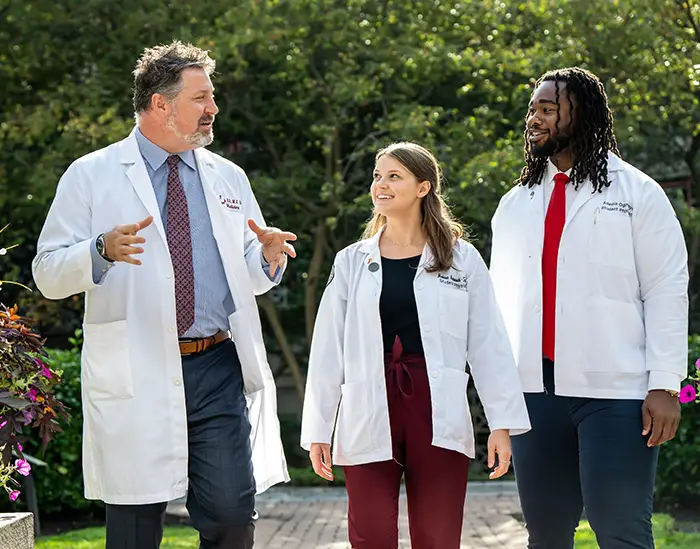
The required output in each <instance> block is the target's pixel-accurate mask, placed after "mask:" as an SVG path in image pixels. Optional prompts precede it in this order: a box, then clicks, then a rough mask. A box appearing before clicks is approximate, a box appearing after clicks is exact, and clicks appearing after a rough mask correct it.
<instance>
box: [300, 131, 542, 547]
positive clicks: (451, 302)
mask: <svg viewBox="0 0 700 549" xmlns="http://www.w3.org/2000/svg"><path fill="white" fill-rule="evenodd" d="M440 184H441V174H440V168H439V166H438V163H437V161H436V159H435V157H434V156H433V155H432V154H431V153H430V152H429V151H428V150H426V149H425V148H423V147H421V146H419V145H416V144H413V143H395V144H393V145H391V146H389V147H387V148H385V149H382V150H380V151H379V152H378V153H377V156H376V167H375V170H374V181H373V183H372V187H371V194H372V202H373V203H374V216H373V217H372V219H371V220H370V222H369V224H368V225H367V229H366V231H365V234H364V239H363V240H361V241H360V242H357V243H355V244H352V245H350V246H348V247H347V248H345V249H344V250H341V251H340V252H339V253H338V254H337V256H336V258H335V262H334V265H333V269H332V271H331V275H330V277H329V281H328V285H327V287H326V290H325V292H324V294H323V298H322V300H321V305H320V308H319V312H318V318H317V321H316V326H315V329H314V335H313V343H312V346H311V356H310V359H309V371H308V379H307V389H306V397H305V402H304V411H303V420H302V430H301V445H302V447H304V448H305V449H306V450H309V453H310V457H311V461H312V464H313V467H314V470H315V471H316V473H317V474H318V475H319V476H321V477H323V478H325V479H329V480H331V479H332V478H333V473H332V469H331V464H332V463H335V464H336V465H342V466H343V467H344V470H345V478H346V487H347V491H348V497H349V508H348V526H349V537H350V543H351V545H352V547H354V548H361V549H394V548H396V547H397V546H398V500H399V490H400V485H401V478H402V476H403V477H405V484H406V493H407V500H408V516H409V528H410V534H411V542H412V547H413V549H458V548H459V546H460V537H461V530H462V518H463V510H464V499H465V494H466V489H467V476H468V469H469V459H470V458H474V453H475V452H474V434H473V427H472V423H471V417H470V414H469V404H468V401H467V382H468V380H469V375H468V374H467V373H466V371H465V369H466V365H467V362H469V364H470V366H471V372H472V374H473V376H474V381H475V383H476V387H477V389H478V392H479V396H480V398H481V401H482V402H483V404H484V408H485V410H486V416H487V418H488V422H489V427H490V429H491V435H490V437H489V443H488V452H489V458H488V460H489V467H491V468H493V467H494V466H496V456H497V457H498V465H497V466H496V468H495V470H494V471H493V472H492V473H491V475H490V476H491V478H497V477H500V476H502V475H504V474H505V473H506V472H507V471H508V468H509V465H510V455H511V453H510V438H509V437H510V436H511V435H517V434H521V433H524V432H526V431H528V430H529V428H530V423H529V418H528V415H527V410H526V408H525V401H524V398H523V394H522V391H521V388H520V382H519V380H518V374H517V371H516V368H515V362H514V359H513V354H512V351H511V347H510V344H509V342H508V338H507V336H506V332H505V327H504V324H503V320H502V318H501V314H500V311H499V309H498V307H497V305H496V301H495V298H494V292H493V288H492V285H491V279H490V278H489V274H488V270H487V268H486V265H485V264H484V261H483V260H482V258H481V256H480V255H479V253H478V252H477V251H476V249H475V248H474V247H473V246H472V245H471V244H469V243H467V242H465V241H464V240H462V238H461V237H462V235H463V230H462V228H461V227H460V225H459V224H458V223H457V222H456V221H455V220H454V219H453V217H452V215H451V213H450V211H449V209H448V207H447V205H446V204H445V202H444V200H443V198H442V195H441V190H440ZM334 431H335V440H334V447H333V459H331V446H330V443H331V437H332V435H333V432H334Z"/></svg>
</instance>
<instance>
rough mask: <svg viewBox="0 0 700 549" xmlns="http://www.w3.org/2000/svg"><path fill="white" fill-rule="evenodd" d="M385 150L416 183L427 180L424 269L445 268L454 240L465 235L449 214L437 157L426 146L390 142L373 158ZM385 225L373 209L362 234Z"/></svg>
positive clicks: (450, 260) (423, 204)
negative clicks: (429, 257)
mask: <svg viewBox="0 0 700 549" xmlns="http://www.w3.org/2000/svg"><path fill="white" fill-rule="evenodd" d="M386 154H388V155H390V156H392V157H393V158H394V159H396V160H397V161H398V162H400V163H401V165H402V166H403V167H404V168H406V169H407V170H408V171H409V172H411V173H412V174H413V176H414V177H415V178H416V179H417V180H418V182H419V183H420V182H423V181H428V182H429V183H430V191H428V194H426V195H425V196H424V197H423V198H422V199H421V205H420V211H421V218H422V225H423V232H424V233H425V235H426V237H427V240H428V244H429V245H430V248H431V249H432V251H433V255H434V259H433V262H432V263H431V264H430V265H428V267H426V271H427V272H429V273H434V272H441V271H446V270H448V269H449V268H450V267H452V265H453V256H452V253H453V251H454V246H455V242H456V241H457V239H458V238H462V237H463V236H464V235H465V230H464V227H463V226H462V225H461V223H459V222H458V221H457V220H456V219H455V217H454V216H453V215H452V212H451V211H450V208H449V206H448V205H447V203H446V202H445V199H444V197H443V195H442V171H441V170H440V165H439V164H438V161H437V159H436V158H435V156H434V155H433V153H431V152H430V151H429V150H428V149H426V148H425V147H421V146H420V145H417V144H416V143H408V142H399V143H393V144H392V145H389V146H388V147H385V148H383V149H380V150H379V151H378V152H377V156H376V157H375V162H376V161H378V160H379V159H380V158H381V157H382V156H384V155H386ZM384 225H386V217H385V216H383V215H381V214H379V213H377V212H374V214H373V215H372V218H371V219H370V220H369V221H368V222H367V226H366V227H365V231H364V233H363V235H362V238H372V237H373V236H374V235H376V234H377V232H378V231H379V229H381V228H382V227H383V226H384Z"/></svg>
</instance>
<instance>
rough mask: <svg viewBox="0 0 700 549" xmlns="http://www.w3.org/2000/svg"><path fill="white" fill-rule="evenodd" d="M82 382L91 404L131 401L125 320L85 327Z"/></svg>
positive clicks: (132, 387)
mask: <svg viewBox="0 0 700 549" xmlns="http://www.w3.org/2000/svg"><path fill="white" fill-rule="evenodd" d="M83 333H84V336H85V341H84V343H83V351H82V357H81V361H82V381H83V384H84V386H85V394H86V395H87V397H88V398H89V399H90V400H92V401H99V400H115V399H129V398H134V382H133V376H132V372H131V360H130V357H129V340H128V336H127V325H126V320H118V321H116V322H107V323H104V324H87V323H86V324H84V325H83Z"/></svg>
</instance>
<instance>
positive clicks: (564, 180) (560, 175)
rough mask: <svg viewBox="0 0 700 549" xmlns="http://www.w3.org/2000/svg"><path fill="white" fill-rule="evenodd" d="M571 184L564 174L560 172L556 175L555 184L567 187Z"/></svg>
mask: <svg viewBox="0 0 700 549" xmlns="http://www.w3.org/2000/svg"><path fill="white" fill-rule="evenodd" d="M568 182H569V176H568V175H566V174H565V173H564V172H558V173H556V174H555V175H554V183H555V184H557V185H566V184H567V183H568Z"/></svg>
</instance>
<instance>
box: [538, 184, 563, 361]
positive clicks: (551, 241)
mask: <svg viewBox="0 0 700 549" xmlns="http://www.w3.org/2000/svg"><path fill="white" fill-rule="evenodd" d="M568 181H569V176H568V175H566V174H565V173H562V172H559V173H557V174H556V175H555V176H554V191H553V192H552V197H551V198H550V199H549V207H548V208H547V215H546V217H545V218H544V244H543V246H542V353H543V354H544V356H546V357H547V358H550V359H551V360H554V327H555V317H556V309H557V262H558V256H559V242H560V241H561V233H562V231H563V230H564V223H565V221H566V183H567V182H568Z"/></svg>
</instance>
